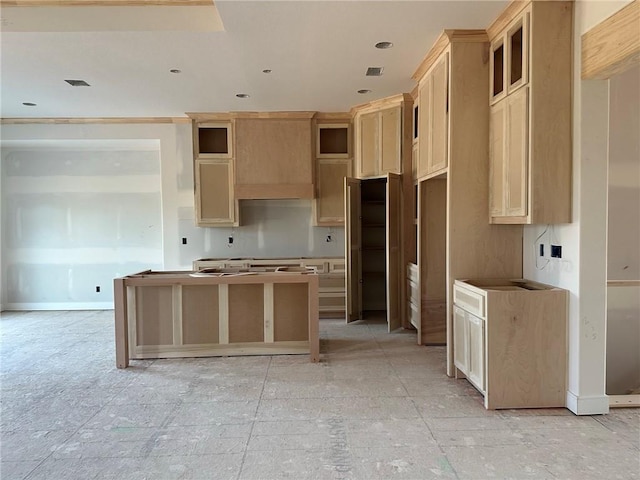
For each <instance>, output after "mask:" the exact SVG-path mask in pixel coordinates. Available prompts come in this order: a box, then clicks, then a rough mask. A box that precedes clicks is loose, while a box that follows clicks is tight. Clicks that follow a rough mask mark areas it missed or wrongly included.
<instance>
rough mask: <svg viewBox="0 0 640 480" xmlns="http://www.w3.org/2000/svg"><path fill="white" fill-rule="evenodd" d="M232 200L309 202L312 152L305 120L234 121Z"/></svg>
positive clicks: (308, 120)
mask: <svg viewBox="0 0 640 480" xmlns="http://www.w3.org/2000/svg"><path fill="white" fill-rule="evenodd" d="M235 137H236V157H235V161H236V194H237V195H236V196H237V197H238V198H241V199H243V198H244V199H256V198H292V197H291V196H290V195H291V193H292V191H294V192H295V193H296V195H295V198H313V193H314V192H313V159H312V154H313V150H312V148H311V145H312V127H311V120H310V119H308V118H290V119H285V118H238V119H237V120H236V123H235Z"/></svg>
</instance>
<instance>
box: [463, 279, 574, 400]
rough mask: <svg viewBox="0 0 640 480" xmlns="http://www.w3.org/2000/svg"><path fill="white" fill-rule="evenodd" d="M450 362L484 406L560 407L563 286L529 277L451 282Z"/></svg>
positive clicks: (564, 332)
mask: <svg viewBox="0 0 640 480" xmlns="http://www.w3.org/2000/svg"><path fill="white" fill-rule="evenodd" d="M453 293H454V307H453V328H454V352H455V353H454V361H455V366H456V373H457V377H458V378H465V377H466V378H467V380H469V382H470V383H471V384H472V385H473V386H475V387H476V388H477V389H478V390H479V391H480V392H481V393H482V394H483V395H484V405H485V407H486V408H488V409H499V408H542V407H564V406H566V396H567V309H568V292H567V291H566V290H563V289H560V288H556V287H552V286H549V285H543V284H540V283H536V282H532V281H528V280H505V279H482V280H456V281H455V284H454V290H453Z"/></svg>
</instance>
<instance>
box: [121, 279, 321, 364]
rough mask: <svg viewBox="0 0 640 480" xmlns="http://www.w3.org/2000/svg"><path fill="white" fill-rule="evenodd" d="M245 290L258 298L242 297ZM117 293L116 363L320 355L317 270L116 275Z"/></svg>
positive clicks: (316, 359)
mask: <svg viewBox="0 0 640 480" xmlns="http://www.w3.org/2000/svg"><path fill="white" fill-rule="evenodd" d="M203 289H204V291H203ZM247 289H249V290H251V292H252V293H256V292H259V293H260V294H261V295H260V299H259V300H261V301H260V302H258V301H257V300H258V298H255V297H254V298H253V299H250V298H244V297H246V296H247V295H246V293H247V291H248V290H247ZM190 292H191V293H192V295H191V296H189V297H187V296H186V295H187V294H188V293H190ZM302 292H304V293H305V295H298V294H299V293H302ZM114 293H115V295H114V298H115V302H114V303H115V326H116V365H117V367H118V368H126V367H127V366H128V365H129V359H144V358H180V357H209V356H229V355H273V354H293V353H298V354H300V353H308V354H309V357H310V360H311V361H312V362H318V361H319V360H320V345H319V333H318V276H317V275H310V274H301V273H286V274H283V273H277V274H273V273H271V274H269V273H266V274H254V275H244V276H243V275H235V276H234V275H229V276H216V275H212V276H208V275H203V276H196V277H194V276H192V275H190V272H151V271H145V272H140V273H138V274H135V275H130V276H127V277H123V278H116V279H115V280H114ZM251 300H255V302H252V301H251ZM189 332H192V333H191V334H190V333H189ZM203 337H204V338H206V340H201V338H203Z"/></svg>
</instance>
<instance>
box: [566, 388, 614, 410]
mask: <svg viewBox="0 0 640 480" xmlns="http://www.w3.org/2000/svg"><path fill="white" fill-rule="evenodd" d="M567 408H568V409H569V410H571V411H572V412H573V413H575V414H576V415H601V414H605V413H609V397H607V396H606V395H592V396H578V395H575V394H574V393H572V392H567Z"/></svg>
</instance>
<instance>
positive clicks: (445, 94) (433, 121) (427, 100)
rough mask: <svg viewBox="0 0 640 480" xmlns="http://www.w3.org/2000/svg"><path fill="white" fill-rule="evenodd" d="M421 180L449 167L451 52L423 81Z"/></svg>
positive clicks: (419, 171)
mask: <svg viewBox="0 0 640 480" xmlns="http://www.w3.org/2000/svg"><path fill="white" fill-rule="evenodd" d="M418 92H419V93H418V95H419V104H418V105H419V106H418V108H419V122H418V125H419V126H418V143H419V149H418V172H417V178H422V177H425V176H428V175H432V174H439V173H442V172H443V171H444V170H445V169H446V168H447V165H448V157H449V152H448V145H449V140H448V134H449V53H448V52H444V53H443V54H442V55H441V56H440V58H438V60H437V61H436V62H435V63H434V64H433V66H432V67H431V68H430V69H429V71H428V72H427V73H426V74H425V75H424V77H423V78H422V79H421V80H420V84H419V90H418Z"/></svg>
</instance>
